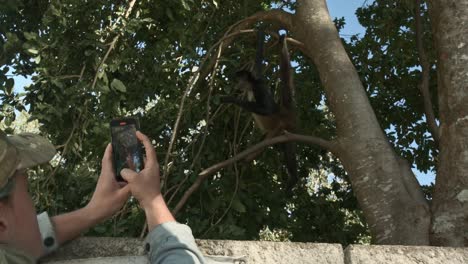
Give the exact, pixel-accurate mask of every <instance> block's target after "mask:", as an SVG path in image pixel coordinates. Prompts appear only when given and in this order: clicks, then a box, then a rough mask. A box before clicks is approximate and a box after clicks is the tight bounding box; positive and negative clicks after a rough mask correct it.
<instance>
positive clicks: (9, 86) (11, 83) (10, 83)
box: [5, 79, 15, 95]
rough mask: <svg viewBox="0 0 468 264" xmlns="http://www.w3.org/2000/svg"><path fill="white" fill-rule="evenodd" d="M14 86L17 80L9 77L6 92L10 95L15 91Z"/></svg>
mask: <svg viewBox="0 0 468 264" xmlns="http://www.w3.org/2000/svg"><path fill="white" fill-rule="evenodd" d="M14 86H15V80H14V79H7V80H6V84H5V93H6V94H8V95H10V94H11V92H12V91H13V87H14Z"/></svg>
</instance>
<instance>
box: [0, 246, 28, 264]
mask: <svg viewBox="0 0 468 264" xmlns="http://www.w3.org/2000/svg"><path fill="white" fill-rule="evenodd" d="M0 263H1V264H6V263H8V264H35V263H36V261H35V260H34V259H33V258H32V257H30V256H28V255H26V254H24V253H23V252H21V251H19V250H16V249H14V248H11V247H9V246H7V245H3V244H0Z"/></svg>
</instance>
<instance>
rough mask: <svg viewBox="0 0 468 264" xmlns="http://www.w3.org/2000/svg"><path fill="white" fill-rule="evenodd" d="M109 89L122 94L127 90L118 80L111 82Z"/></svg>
mask: <svg viewBox="0 0 468 264" xmlns="http://www.w3.org/2000/svg"><path fill="white" fill-rule="evenodd" d="M111 87H112V89H115V90H117V91H120V92H122V93H125V92H127V88H126V87H125V85H124V84H123V82H121V81H120V80H119V79H114V80H112V83H111Z"/></svg>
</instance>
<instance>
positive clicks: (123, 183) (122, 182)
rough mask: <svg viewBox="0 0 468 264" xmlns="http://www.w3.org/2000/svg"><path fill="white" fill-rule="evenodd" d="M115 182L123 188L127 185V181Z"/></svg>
mask: <svg viewBox="0 0 468 264" xmlns="http://www.w3.org/2000/svg"><path fill="white" fill-rule="evenodd" d="M114 179H115V178H114ZM116 182H117V184H118V185H119V188H123V187H125V186H127V185H128V183H127V182H124V181H116Z"/></svg>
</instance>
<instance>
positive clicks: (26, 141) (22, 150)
mask: <svg viewBox="0 0 468 264" xmlns="http://www.w3.org/2000/svg"><path fill="white" fill-rule="evenodd" d="M54 155H55V148H54V146H53V145H52V144H51V143H50V142H49V141H48V140H47V139H45V138H43V137H41V136H39V135H36V134H31V133H22V134H18V135H13V136H7V135H6V134H5V133H4V132H3V131H1V130H0V198H1V197H4V196H6V195H8V194H9V192H10V191H11V188H12V181H11V180H10V179H11V178H12V176H13V175H14V174H15V172H16V171H17V170H21V169H26V168H31V167H34V166H36V165H39V164H42V163H46V162H49V161H50V160H51V159H52V158H53V157H54Z"/></svg>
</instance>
